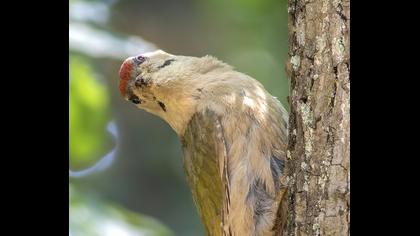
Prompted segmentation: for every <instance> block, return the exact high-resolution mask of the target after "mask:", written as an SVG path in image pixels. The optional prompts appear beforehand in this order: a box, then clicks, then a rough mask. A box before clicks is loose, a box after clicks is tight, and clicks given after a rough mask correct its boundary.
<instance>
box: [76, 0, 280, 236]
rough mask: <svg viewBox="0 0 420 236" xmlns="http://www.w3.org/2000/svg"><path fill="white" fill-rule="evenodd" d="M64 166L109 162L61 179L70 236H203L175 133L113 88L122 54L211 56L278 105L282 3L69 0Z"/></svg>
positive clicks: (264, 0) (260, 0)
mask: <svg viewBox="0 0 420 236" xmlns="http://www.w3.org/2000/svg"><path fill="white" fill-rule="evenodd" d="M69 9H70V18H69V57H70V58H69V62H70V65H69V68H70V75H69V85H70V91H69V96H70V101H69V109H70V117H69V122H70V123H69V128H70V144H69V150H70V157H69V158H70V161H69V164H70V168H71V169H72V170H80V169H84V168H87V167H89V166H91V165H93V164H94V163H95V162H97V161H98V160H100V159H101V157H102V156H104V155H105V154H106V153H108V152H109V151H111V150H112V149H113V148H114V147H115V145H116V142H115V140H114V138H113V136H112V135H111V134H110V133H108V132H107V130H106V127H107V124H108V123H109V122H111V121H114V122H115V125H116V127H117V130H118V140H117V141H118V146H117V149H116V153H115V155H114V156H113V159H112V161H111V162H108V163H107V165H108V168H106V169H104V170H101V171H97V172H94V173H92V174H90V175H88V176H86V177H83V178H73V177H70V179H69V188H70V196H69V198H70V206H69V210H70V222H69V223H70V229H69V231H70V235H72V236H85V235H87V236H95V235H100V236H108V235H118V236H134V235H182V236H192V235H194V236H196V235H204V233H203V228H202V226H201V223H200V220H199V218H198V215H197V212H196V209H195V206H194V204H193V201H192V197H191V194H190V190H189V188H188V186H187V185H186V180H185V176H184V173H183V169H182V161H181V156H182V153H181V148H180V143H179V141H178V139H177V136H176V134H175V133H174V132H173V131H172V130H171V128H170V127H169V125H167V124H166V123H165V122H163V121H162V120H161V119H160V118H158V117H155V116H153V115H151V114H148V113H146V112H144V111H142V110H139V109H137V108H135V107H134V106H133V105H132V104H130V103H128V102H125V101H124V100H123V99H122V98H121V97H120V95H119V93H118V79H119V78H118V70H119V67H120V65H121V63H122V61H123V60H124V59H125V58H126V57H128V56H133V55H136V54H139V53H144V52H147V51H153V50H156V49H162V50H164V51H167V52H169V53H172V54H179V55H189V56H204V55H207V54H209V55H213V56H215V57H217V58H219V59H220V60H222V61H224V62H226V63H228V64H231V65H233V66H234V67H235V68H236V69H237V70H239V71H241V72H244V73H246V74H249V75H251V76H253V77H254V78H256V79H257V80H259V81H261V82H262V83H263V84H264V86H265V87H266V89H267V90H268V91H269V92H271V93H272V94H273V95H274V96H276V97H278V99H279V100H280V101H281V102H282V103H283V104H284V105H285V106H286V107H287V100H286V96H287V95H288V81H287V79H286V74H285V70H284V65H285V60H286V58H287V38H288V36H287V0H230V1H224V0H195V1H194V0H153V1H152V0H149V1H143V0H108V1H77V0H70V2H69Z"/></svg>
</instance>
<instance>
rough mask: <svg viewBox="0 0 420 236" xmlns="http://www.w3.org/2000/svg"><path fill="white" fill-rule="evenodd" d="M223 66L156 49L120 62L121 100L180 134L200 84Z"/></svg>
mask: <svg viewBox="0 0 420 236" xmlns="http://www.w3.org/2000/svg"><path fill="white" fill-rule="evenodd" d="M224 69H230V67H229V66H228V65H226V64H224V63H222V62H220V61H218V60H217V59H215V58H213V57H210V56H205V57H201V58H198V57H187V56H177V55H172V54H169V53H166V52H164V51H162V50H158V51H154V52H150V53H144V54H140V55H136V56H133V57H129V58H127V59H126V60H125V61H124V62H123V64H122V65H121V68H120V71H119V75H120V84H119V90H120V93H121V95H122V96H123V97H124V99H126V100H127V101H130V102H132V103H134V105H136V106H137V107H138V108H140V109H143V110H146V111H147V112H150V113H152V114H155V115H157V116H159V117H161V118H163V119H164V120H165V121H166V122H167V123H169V125H170V126H171V127H172V128H173V129H174V130H175V131H176V132H177V133H178V134H182V132H183V130H184V128H185V125H186V124H187V122H188V121H189V118H190V117H191V115H192V114H193V113H194V112H196V107H197V104H198V103H200V98H202V93H203V90H204V87H205V86H206V85H207V84H208V83H209V82H210V83H211V81H215V80H216V78H215V76H210V74H212V72H214V71H217V70H224ZM216 77H217V76H216Z"/></svg>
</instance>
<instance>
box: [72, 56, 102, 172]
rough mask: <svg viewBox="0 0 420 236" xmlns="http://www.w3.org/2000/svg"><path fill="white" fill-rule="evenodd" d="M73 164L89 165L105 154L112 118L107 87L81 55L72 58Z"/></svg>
mask: <svg viewBox="0 0 420 236" xmlns="http://www.w3.org/2000/svg"><path fill="white" fill-rule="evenodd" d="M69 68H70V94H69V96H70V97H69V109H70V111H69V113H70V120H69V124H70V160H71V163H70V167H72V168H76V169H77V168H78V167H86V166H88V165H91V164H92V163H93V162H95V160H96V159H97V158H98V157H99V156H100V155H101V154H103V149H104V142H105V137H106V136H105V127H106V123H107V122H108V121H109V115H108V109H109V108H108V106H109V97H108V96H109V95H108V93H107V90H106V87H105V86H104V84H103V83H101V82H100V81H99V80H98V79H97V78H95V75H94V73H93V71H92V68H91V67H90V65H89V63H88V62H87V61H86V60H83V59H82V58H81V57H77V56H72V57H70V66H69Z"/></svg>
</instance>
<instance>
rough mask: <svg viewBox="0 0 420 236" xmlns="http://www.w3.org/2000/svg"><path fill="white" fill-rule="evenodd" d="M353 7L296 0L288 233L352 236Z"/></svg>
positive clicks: (292, 1)
mask: <svg viewBox="0 0 420 236" xmlns="http://www.w3.org/2000/svg"><path fill="white" fill-rule="evenodd" d="M349 4H350V1H349V0H312V1H309V0H289V8H288V10H289V61H288V64H287V67H286V68H287V70H288V74H289V76H290V80H291V87H290V119H289V122H290V126H289V149H288V150H289V151H288V153H287V158H288V164H287V170H286V171H287V172H286V173H287V176H288V177H287V179H288V184H289V189H288V192H287V196H286V201H285V207H286V208H287V211H288V213H287V214H286V215H287V219H285V220H286V222H285V225H284V226H283V230H282V232H283V235H299V236H300V235H350V182H349V181H350V169H349V167H350V165H349V161H350V160H349V159H350V100H349V99H350V78H349V69H350V64H349V57H350V53H349V24H350V13H349V11H350V9H349ZM278 235H280V232H279V234H278Z"/></svg>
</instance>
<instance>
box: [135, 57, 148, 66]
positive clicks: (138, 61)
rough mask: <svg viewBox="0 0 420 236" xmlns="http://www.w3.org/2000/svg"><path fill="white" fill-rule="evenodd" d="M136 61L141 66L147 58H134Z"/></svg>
mask: <svg viewBox="0 0 420 236" xmlns="http://www.w3.org/2000/svg"><path fill="white" fill-rule="evenodd" d="M134 60H135V61H136V62H137V63H138V64H141V63H143V62H144V61H145V60H146V58H145V57H143V56H137V57H135V58H134Z"/></svg>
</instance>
